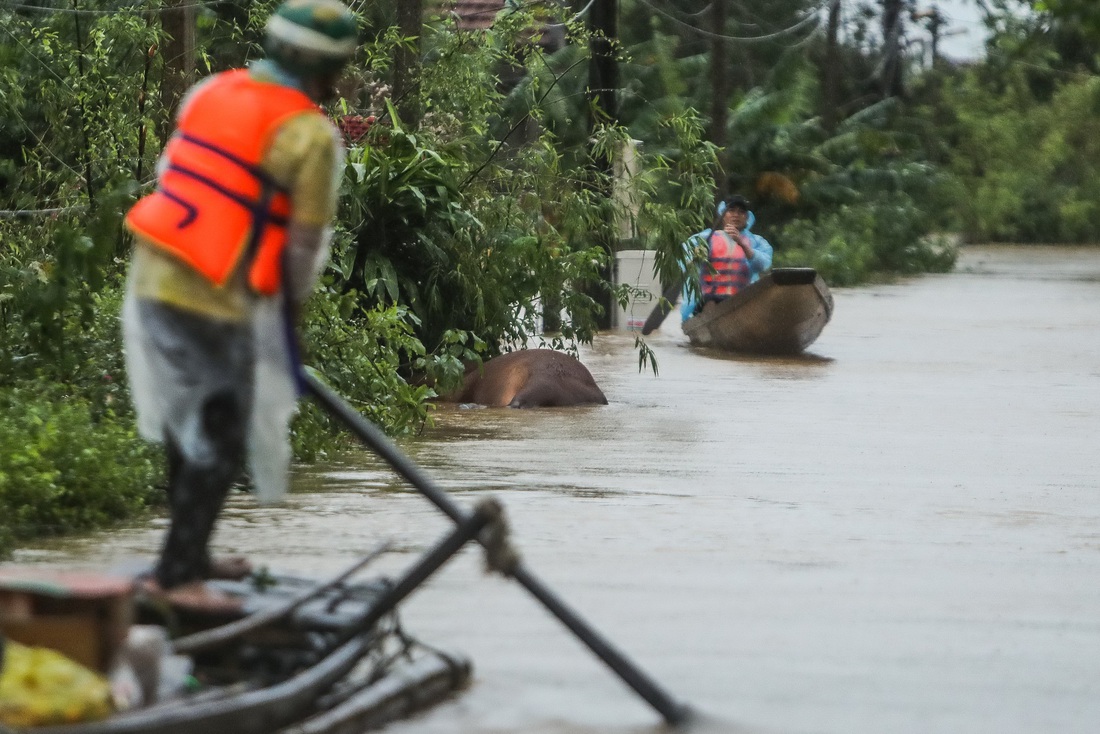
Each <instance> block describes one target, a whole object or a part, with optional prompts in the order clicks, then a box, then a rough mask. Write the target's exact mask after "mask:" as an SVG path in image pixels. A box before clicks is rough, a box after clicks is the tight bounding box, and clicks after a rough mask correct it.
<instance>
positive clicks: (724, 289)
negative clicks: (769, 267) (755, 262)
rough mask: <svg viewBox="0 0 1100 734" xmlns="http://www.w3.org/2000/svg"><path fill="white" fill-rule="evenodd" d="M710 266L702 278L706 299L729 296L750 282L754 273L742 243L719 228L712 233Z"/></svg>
mask: <svg viewBox="0 0 1100 734" xmlns="http://www.w3.org/2000/svg"><path fill="white" fill-rule="evenodd" d="M708 246H709V248H710V267H709V268H707V270H706V272H704V273H703V277H702V278H701V279H700V280H701V282H700V284H699V285H700V290H701V291H702V296H703V298H704V299H708V298H709V299H722V298H729V297H730V296H732V295H733V294H734V293H736V292H737V291H739V290H741V289H742V288H744V287H745V286H747V285H748V284H749V281H750V280H751V278H752V273H751V271H750V270H749V261H748V258H747V257H746V256H745V250H744V249H743V248H742V247H741V243H740V242H737V241H736V240H734V239H733V238H732V237H730V236H729V235H728V234H726V233H725V232H723V231H721V230H717V231H715V232H714V233H712V234H711V236H710V238H709V242H708Z"/></svg>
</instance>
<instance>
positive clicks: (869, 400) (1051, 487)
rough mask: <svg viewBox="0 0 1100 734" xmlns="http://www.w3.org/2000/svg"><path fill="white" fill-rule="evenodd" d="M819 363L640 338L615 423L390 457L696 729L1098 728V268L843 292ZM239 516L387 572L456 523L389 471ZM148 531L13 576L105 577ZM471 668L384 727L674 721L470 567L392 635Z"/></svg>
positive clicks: (1055, 261) (455, 434)
mask: <svg viewBox="0 0 1100 734" xmlns="http://www.w3.org/2000/svg"><path fill="white" fill-rule="evenodd" d="M834 296H835V298H836V312H835V315H834V318H833V321H832V323H830V324H829V325H828V326H827V327H826V329H825V331H824V332H823V334H822V335H821V337H820V338H819V339H818V341H817V342H816V343H815V344H814V345H813V346H812V347H811V349H810V352H811V353H810V354H808V355H806V356H805V357H802V358H798V359H750V358H734V357H729V356H723V355H720V354H715V353H703V352H699V351H695V350H692V349H689V348H688V347H687V343H686V338H685V337H684V336H683V334H682V333H681V332H680V329H679V325H678V323H677V321H676V320H675V318H676V316H675V314H674V315H673V316H671V317H670V318H669V320H668V321H667V322H666V323H665V325H664V327H663V329H662V330H661V332H658V333H657V334H655V335H654V336H653V338H651V340H650V344H651V346H652V347H653V348H654V350H655V351H656V353H657V357H658V360H659V364H660V374H659V376H657V377H654V376H653V375H652V374H650V373H639V372H638V371H637V358H636V356H635V354H634V352H633V350H632V347H633V338H632V337H630V336H628V335H626V334H606V335H603V336H601V337H600V338H599V339H598V340H597V341H596V343H595V344H594V345H593V347H592V348H590V349H587V350H585V351H584V353H583V354H582V357H583V360H584V362H585V363H586V364H587V365H588V367H589V368H590V369H591V371H592V373H593V374H594V376H595V377H596V380H597V382H599V384H600V386H601V387H602V388H603V390H604V392H605V393H606V394H607V397H608V399H609V401H610V405H608V406H606V407H600V408H581V409H544V410H535V411H513V410H507V409H497V410H448V411H445V412H441V413H440V414H439V415H438V419H437V425H436V427H435V428H433V429H431V430H429V431H427V432H426V433H425V435H423V436H422V437H419V438H417V439H415V440H413V441H409V442H405V443H403V447H404V448H405V449H406V450H407V451H409V453H410V454H411V455H412V456H413V457H414V458H415V459H416V460H417V461H419V462H421V463H422V465H423V466H424V467H425V468H426V470H427V471H428V472H429V473H430V474H431V475H432V476H433V477H435V478H436V479H437V480H438V482H439V484H440V485H442V486H443V487H445V488H446V489H448V490H449V491H451V492H452V493H453V496H454V497H455V498H456V499H457V500H458V501H459V502H461V503H463V504H464V505H469V504H470V503H472V502H473V501H475V500H476V499H477V498H478V497H481V496H484V495H487V494H491V495H493V496H495V497H497V498H499V499H500V500H502V501H503V503H504V505H505V507H506V510H507V512H508V515H509V517H510V519H511V523H512V527H513V532H514V541H515V543H516V545H517V546H518V548H519V550H520V551H521V552H522V553H523V555H524V557H525V560H526V562H527V564H528V567H529V568H530V570H532V571H533V572H534V573H535V574H536V575H538V576H539V577H540V578H541V579H542V580H543V581H544V582H545V583H546V584H547V585H548V586H549V587H550V588H552V589H554V590H556V591H557V592H558V594H559V595H560V596H562V597H563V598H564V599H565V600H566V601H567V602H569V603H570V604H571V605H572V606H573V607H575V608H576V609H577V610H578V611H579V612H580V613H581V614H582V615H583V616H584V617H586V618H587V619H588V620H589V621H590V622H591V623H592V625H593V626H594V627H595V628H596V629H598V630H600V631H601V632H602V633H603V634H604V635H605V636H607V637H608V638H609V639H610V640H611V641H612V642H613V643H614V644H615V645H616V646H617V647H618V648H619V649H620V650H621V651H623V652H624V653H626V654H627V656H628V657H630V658H631V659H633V660H634V661H635V662H636V663H637V664H638V665H639V666H640V667H641V668H642V669H644V670H645V671H646V672H647V673H649V674H650V675H651V676H652V677H653V678H654V679H655V680H656V681H657V682H658V683H659V684H660V685H661V686H663V687H664V688H666V689H668V690H669V691H670V692H671V693H672V694H673V696H675V697H676V698H678V699H682V700H684V701H686V702H687V703H689V704H690V705H692V706H693V707H694V708H695V709H696V710H698V711H700V712H703V713H704V714H706V715H707V716H708V717H711V718H712V719H713V720H715V723H712V724H711V725H710V726H707V727H700V730H704V729H705V730H706V731H744V732H749V731H765V732H822V733H826V732H828V733H832V732H836V733H840V732H846V733H847V732H877V733H884V732H904V733H907V734H908V733H912V734H918V733H919V734H925V733H927V732H968V733H969V732H997V733H998V734H1006V733H1011V732H1020V733H1024V732H1028V733H1032V732H1094V731H1100V583H1097V580H1098V579H1100V458H1098V457H1100V447H1098V440H1097V438H1098V433H1100V431H1098V428H1100V249H1093V250H1073V249H1054V248H1042V249H1035V248H1032V249H1019V248H970V249H968V250H966V251H965V253H964V255H963V257H962V258H961V260H960V263H959V266H958V268H957V269H956V271H955V272H954V273H951V274H948V275H936V276H925V277H921V278H916V279H913V280H910V281H907V282H904V283H899V284H895V285H886V286H875V287H870V288H860V289H843V290H835V291H834ZM297 480H298V483H299V485H300V486H310V487H312V488H313V490H314V491H312V492H308V493H307V492H299V493H295V494H294V495H292V496H291V498H290V501H289V502H288V503H287V504H286V505H284V506H283V507H280V508H276V509H258V508H256V507H255V505H254V504H253V503H252V502H251V500H249V499H248V498H244V497H237V498H234V500H233V503H232V506H231V508H230V509H229V510H228V512H227V514H226V516H225V520H224V521H223V523H222V525H221V528H220V530H219V534H218V536H217V538H216V546H217V548H218V549H219V550H222V551H227V552H245V553H248V554H249V555H250V556H252V557H254V558H262V559H264V560H266V561H268V562H270V563H271V564H272V565H273V566H278V567H280V568H290V569H293V570H302V571H324V572H335V571H336V570H337V569H339V568H340V567H342V566H343V565H344V564H346V563H348V562H349V561H350V560H351V559H352V558H353V557H355V556H357V555H360V554H362V553H364V552H365V551H367V550H368V549H370V548H371V547H372V546H373V545H374V544H375V543H376V542H378V541H379V540H382V539H387V538H389V539H393V540H395V541H396V542H397V543H398V545H399V546H400V547H401V549H402V552H400V553H395V554H391V555H389V556H387V557H386V558H385V559H384V561H383V563H382V567H383V568H384V570H386V571H387V572H396V571H398V570H400V569H402V568H404V567H405V565H407V564H408V563H409V562H411V560H412V558H413V555H412V554H413V553H414V552H415V551H418V550H420V549H423V548H424V547H426V546H428V545H430V544H431V543H432V542H434V540H436V539H437V538H438V537H439V536H440V535H442V534H443V533H444V532H445V531H446V529H447V528H448V523H447V522H446V521H445V520H444V519H443V518H442V516H441V515H440V514H439V513H438V511H437V510H435V508H434V507H433V506H432V505H430V504H429V503H428V502H427V501H426V500H424V499H423V498H421V497H420V496H419V495H416V494H414V493H413V492H411V491H410V490H408V489H407V488H405V487H403V486H401V485H400V484H399V483H398V482H397V481H396V480H395V479H394V477H393V476H392V475H391V474H390V473H389V472H388V471H387V470H386V469H385V468H384V467H383V466H381V465H380V464H379V463H378V461H377V460H375V459H374V458H373V457H371V456H369V455H367V454H366V453H363V454H355V455H351V456H345V457H341V458H340V460H339V462H338V463H334V464H332V465H329V466H326V467H324V469H323V470H322V469H308V470H303V471H302V472H300V473H299V475H298V477H297ZM160 532H161V528H160V527H159V526H153V527H149V526H145V527H137V528H133V529H128V530H123V531H118V532H113V533H111V534H109V535H106V536H97V537H95V538H91V539H87V540H81V541H76V542H72V541H69V542H65V543H61V544H58V545H54V546H43V547H40V548H37V549H35V550H29V551H24V552H22V553H21V554H19V556H18V557H17V559H16V560H20V561H25V562H42V563H49V564H54V563H56V564H71V563H74V562H79V563H82V564H85V563H86V564H92V565H98V564H105V563H113V562H116V561H118V560H119V559H121V558H125V557H129V556H133V555H135V554H151V553H152V552H153V551H154V550H155V548H156V546H157V544H158V542H159V535H160ZM403 616H404V619H405V621H406V624H407V626H408V628H409V629H410V630H411V631H412V632H414V633H415V634H418V635H422V636H423V638H424V639H425V640H426V641H429V642H431V643H434V644H437V645H439V646H441V647H445V648H454V649H457V650H461V651H464V652H466V653H468V654H469V655H470V656H471V657H472V658H473V660H474V664H475V681H474V684H473V686H472V688H471V689H470V690H469V691H468V692H467V693H466V694H465V695H464V696H462V697H461V698H458V699H456V700H455V701H453V702H451V703H448V704H446V705H443V706H441V707H439V708H436V709H434V710H432V711H431V712H429V713H428V714H426V715H425V716H423V717H420V718H418V719H415V720H413V721H411V722H406V723H402V724H398V725H395V726H393V727H391V728H390V729H388V730H387V731H391V732H394V733H396V734H436V733H439V734H442V733H448V734H449V733H453V732H469V733H479V734H487V733H489V732H514V731H524V732H547V733H549V732H555V733H561V734H594V733H596V732H611V733H612V734H656V732H660V731H663V730H664V729H663V728H662V727H661V726H660V725H659V722H660V719H659V717H658V716H657V714H655V713H654V712H653V711H652V710H651V709H650V708H649V707H648V706H647V705H646V704H645V703H643V702H642V701H641V700H640V699H638V698H637V697H636V696H635V695H634V694H633V692H631V691H630V690H629V689H628V688H626V687H625V686H624V685H622V684H621V683H620V682H619V681H618V680H617V679H616V678H615V677H614V675H613V674H612V673H611V672H610V671H609V670H608V669H607V668H605V667H604V666H603V665H602V664H601V663H600V662H598V661H597V660H596V659H595V658H594V657H593V656H592V654H591V653H590V652H589V651H588V650H587V649H586V648H584V647H582V646H581V645H580V644H579V643H577V642H576V641H575V640H574V639H573V638H572V637H571V635H570V633H569V632H568V631H567V630H565V628H564V627H562V626H561V625H560V624H559V623H557V622H556V621H555V620H554V619H553V618H551V617H550V616H549V615H548V614H547V613H546V612H545V611H543V610H542V608H541V607H540V606H539V605H538V603H537V602H536V601H535V600H533V599H532V598H531V597H530V596H529V595H528V594H527V593H526V592H525V591H524V590H523V589H522V588H521V587H519V586H518V585H517V584H515V583H510V582H507V581H504V580H502V579H499V578H496V577H486V576H484V575H483V573H482V571H481V558H480V555H479V553H478V552H476V551H475V550H473V549H469V550H468V551H466V552H465V553H464V554H463V555H462V556H461V557H460V558H458V559H457V560H455V561H453V562H452V563H451V564H450V565H448V566H446V567H445V568H444V569H443V571H442V572H441V573H440V574H439V575H438V576H436V577H435V578H433V579H432V581H431V582H430V583H429V585H428V586H427V587H426V588H424V589H422V590H420V591H418V592H417V593H416V594H415V595H414V596H413V597H412V598H411V599H410V600H409V602H408V603H407V604H406V606H405V610H404V613H403Z"/></svg>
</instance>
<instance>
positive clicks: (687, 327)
mask: <svg viewBox="0 0 1100 734" xmlns="http://www.w3.org/2000/svg"><path fill="white" fill-rule="evenodd" d="M832 315H833V296H832V293H830V292H829V287H828V286H827V285H825V281H824V280H822V278H821V276H820V275H818V274H817V271H816V270H814V269H813V268H776V269H774V270H771V271H768V272H767V273H764V274H763V275H761V276H760V279H759V280H758V281H756V282H755V283H752V284H751V285H749V286H748V287H746V288H743V289H742V290H741V291H739V292H738V293H736V294H735V295H734V296H732V297H731V298H729V299H727V300H725V301H721V302H718V303H709V304H707V305H706V307H704V309H703V311H702V312H700V313H697V314H696V315H694V316H692V317H691V318H689V319H687V320H686V321H685V322H684V324H683V329H684V333H685V334H687V336H688V339H689V340H690V341H691V344H692V345H693V346H698V347H711V348H714V349H722V350H725V351H729V352H747V353H752V354H797V353H799V352H801V351H802V350H804V349H805V348H806V347H808V346H809V345H810V344H812V343H813V342H814V340H815V339H817V337H818V335H819V334H821V330H822V329H824V328H825V324H827V323H829V319H830V318H831V317H832Z"/></svg>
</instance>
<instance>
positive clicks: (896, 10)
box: [882, 0, 905, 99]
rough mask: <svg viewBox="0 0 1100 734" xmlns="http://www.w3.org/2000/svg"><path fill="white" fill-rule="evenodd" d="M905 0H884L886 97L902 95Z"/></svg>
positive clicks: (883, 58)
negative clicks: (903, 11) (903, 14)
mask: <svg viewBox="0 0 1100 734" xmlns="http://www.w3.org/2000/svg"><path fill="white" fill-rule="evenodd" d="M904 3H905V0H883V2H882V39H883V45H882V94H883V98H884V99H888V98H890V97H900V96H902V94H903V93H904V88H903V85H902V58H901V37H902V31H903V28H902V22H903V21H902V7H903V5H904Z"/></svg>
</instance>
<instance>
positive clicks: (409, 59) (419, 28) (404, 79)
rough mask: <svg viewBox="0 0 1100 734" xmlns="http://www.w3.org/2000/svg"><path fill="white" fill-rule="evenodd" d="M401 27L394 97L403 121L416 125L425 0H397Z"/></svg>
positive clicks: (398, 22) (418, 107) (394, 70)
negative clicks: (404, 39) (401, 39)
mask: <svg viewBox="0 0 1100 734" xmlns="http://www.w3.org/2000/svg"><path fill="white" fill-rule="evenodd" d="M397 27H398V29H399V30H400V32H401V37H402V38H408V39H412V40H411V41H410V43H409V44H408V45H406V44H404V43H401V44H399V45H398V46H397V48H396V49H395V51H394V58H393V98H394V100H395V102H396V105H397V112H398V114H399V115H400V116H401V122H403V123H405V124H407V125H410V126H412V127H414V128H415V127H416V126H417V125H418V124H419V122H420V89H419V86H420V48H421V44H420V37H421V36H422V35H424V33H423V28H424V2H423V0H400V1H399V2H398V3H397Z"/></svg>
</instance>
